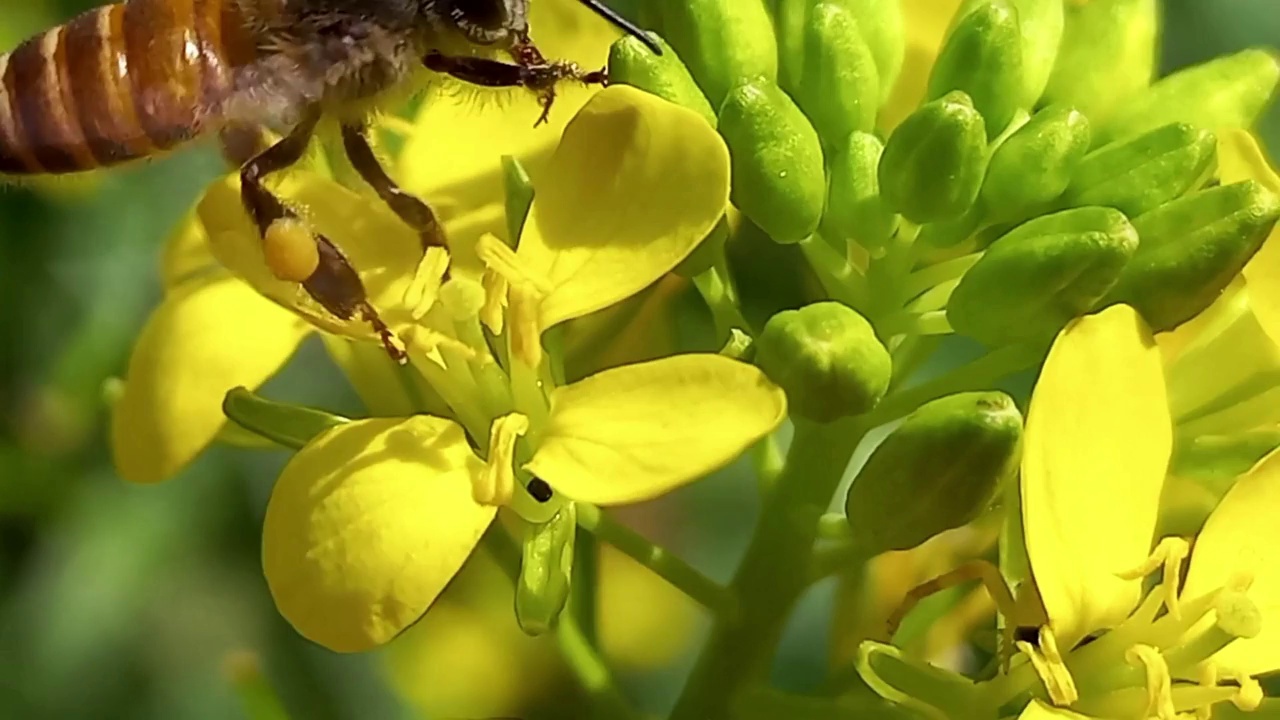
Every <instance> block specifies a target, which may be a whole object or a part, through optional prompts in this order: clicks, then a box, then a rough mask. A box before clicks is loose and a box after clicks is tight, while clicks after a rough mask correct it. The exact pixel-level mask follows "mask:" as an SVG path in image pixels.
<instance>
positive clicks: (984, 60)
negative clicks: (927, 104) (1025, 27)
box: [928, 0, 1023, 138]
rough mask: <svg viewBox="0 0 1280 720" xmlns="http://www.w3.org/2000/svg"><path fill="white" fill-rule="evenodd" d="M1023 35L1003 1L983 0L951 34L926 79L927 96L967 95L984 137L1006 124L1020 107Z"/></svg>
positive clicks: (1008, 6) (1015, 11)
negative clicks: (983, 126) (983, 125)
mask: <svg viewBox="0 0 1280 720" xmlns="http://www.w3.org/2000/svg"><path fill="white" fill-rule="evenodd" d="M1022 88H1023V79H1022V31H1021V30H1020V29H1019V27H1018V11H1017V10H1015V9H1014V8H1013V6H1012V5H1011V4H1009V2H1007V0H983V2H981V3H980V4H978V5H976V6H975V7H974V8H973V9H972V10H970V11H969V13H968V14H966V15H964V16H963V17H962V18H961V19H960V21H959V22H958V23H957V24H956V26H955V27H954V28H953V29H952V30H951V33H950V35H948V37H947V39H946V42H945V43H943V45H942V50H941V51H939V53H938V59H937V60H936V61H935V62H934V64H933V72H932V73H931V74H930V75H929V90H928V98H929V99H930V100H936V99H937V98H940V97H942V96H943V95H945V94H947V93H948V92H951V91H953V90H960V91H962V92H964V93H965V94H966V95H968V96H969V97H970V98H971V99H972V101H973V106H974V107H975V108H976V109H977V110H978V112H979V113H981V114H982V118H983V120H984V121H985V123H986V132H987V136H988V137H991V138H994V137H996V136H997V135H999V134H1000V132H1001V131H1002V130H1004V129H1005V127H1007V126H1008V125H1009V121H1011V120H1012V119H1013V115H1014V113H1015V112H1017V110H1018V108H1019V107H1021V105H1022V94H1023V90H1022Z"/></svg>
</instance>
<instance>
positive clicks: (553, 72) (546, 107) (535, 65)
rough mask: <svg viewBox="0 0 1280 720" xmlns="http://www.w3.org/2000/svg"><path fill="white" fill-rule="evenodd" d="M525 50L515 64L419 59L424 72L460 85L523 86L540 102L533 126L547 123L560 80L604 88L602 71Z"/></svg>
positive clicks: (434, 56)
mask: <svg viewBox="0 0 1280 720" xmlns="http://www.w3.org/2000/svg"><path fill="white" fill-rule="evenodd" d="M536 53H537V51H536V50H526V51H525V52H524V54H523V55H521V61H520V62H519V63H509V62H503V61H501V60H490V59H488V58H476V57H452V56H449V55H442V54H440V53H430V54H428V55H427V56H426V57H424V58H423V59H422V63H423V65H425V66H426V67H427V69H428V70H434V71H435V72H439V73H445V74H447V75H451V76H453V77H455V78H457V79H459V80H462V81H463V82H468V83H471V84H472V85H480V86H483V87H494V88H497V87H523V88H526V89H528V90H531V91H533V92H534V93H536V94H537V95H538V96H539V97H540V98H541V99H542V116H541V117H539V118H538V121H537V122H536V123H534V125H535V127H536V126H537V125H541V124H542V123H544V122H546V121H547V117H548V115H549V114H550V113H551V105H552V103H554V102H555V99H556V85H558V84H559V83H560V82H562V81H564V80H576V81H578V82H580V83H582V84H584V85H604V84H607V82H608V76H607V75H606V74H605V72H604V71H603V70H593V71H585V70H583V69H582V68H580V67H578V65H577V64H576V63H571V62H565V61H562V60H555V61H547V60H543V59H542V56H541V55H539V54H536Z"/></svg>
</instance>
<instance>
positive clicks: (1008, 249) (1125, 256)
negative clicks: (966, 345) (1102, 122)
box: [947, 207, 1138, 347]
mask: <svg viewBox="0 0 1280 720" xmlns="http://www.w3.org/2000/svg"><path fill="white" fill-rule="evenodd" d="M1137 247H1138V233H1137V231H1136V230H1134V228H1133V226H1132V225H1130V224H1129V221H1128V220H1127V219H1126V218H1125V216H1124V215H1123V214H1122V213H1120V212H1119V211H1118V210H1114V209H1112V208H1103V207H1088V208H1077V209H1075V210H1067V211H1065V212H1060V213H1055V214H1053V215H1046V216H1043V217H1039V218H1036V219H1034V220H1031V221H1029V222H1025V223H1023V224H1022V225H1019V226H1018V227H1016V228H1014V229H1013V230H1012V231H1010V232H1009V233H1007V234H1006V235H1004V236H1002V237H1001V238H1000V239H998V240H996V241H995V242H994V243H992V244H991V247H989V248H987V251H986V253H985V254H983V256H982V258H981V259H980V260H978V263H977V264H976V265H974V266H973V267H972V268H970V269H969V272H967V273H965V276H964V277H963V278H961V280H960V284H959V285H958V286H957V287H956V289H955V292H953V293H952V294H951V299H950V301H949V302H948V303H947V320H948V321H950V323H951V327H952V328H954V329H955V331H956V332H958V333H962V334H964V335H968V336H969V337H972V338H974V339H977V340H980V341H982V342H983V343H986V344H987V345H989V346H991V347H997V346H1001V345H1011V344H1015V343H1019V342H1041V341H1045V340H1047V339H1049V338H1051V337H1052V336H1053V334H1054V333H1056V332H1057V331H1058V330H1059V329H1061V328H1062V326H1063V325H1066V324H1067V322H1068V321H1070V320H1071V319H1073V318H1075V317H1077V316H1079V315H1082V314H1084V313H1085V312H1087V311H1088V310H1089V309H1090V308H1091V307H1093V306H1094V305H1095V304H1096V303H1097V302H1098V299H1099V298H1101V297H1102V296H1103V295H1105V294H1106V292H1107V291H1108V290H1110V289H1111V286H1112V285H1114V284H1115V282H1116V279H1117V278H1119V277H1120V273H1121V271H1122V270H1123V269H1124V267H1125V263H1127V262H1128V261H1129V258H1130V257H1132V256H1133V254H1134V251H1135V250H1136V249H1137Z"/></svg>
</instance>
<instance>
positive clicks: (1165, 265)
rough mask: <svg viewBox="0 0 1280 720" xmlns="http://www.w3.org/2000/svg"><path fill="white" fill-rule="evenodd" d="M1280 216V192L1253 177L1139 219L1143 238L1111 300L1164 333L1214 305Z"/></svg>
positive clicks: (1179, 200)
mask: <svg viewBox="0 0 1280 720" xmlns="http://www.w3.org/2000/svg"><path fill="white" fill-rule="evenodd" d="M1277 218H1280V198H1277V197H1276V195H1275V194H1274V193H1272V192H1271V191H1269V190H1267V189H1266V188H1265V187H1263V186H1262V185H1260V184H1258V183H1257V182H1254V181H1252V180H1246V181H1244V182H1239V183H1234V184H1232V185H1224V186H1220V187H1214V188H1209V189H1207V190H1201V191H1200V192H1197V193H1194V194H1192V195H1188V196H1186V197H1183V198H1180V199H1178V200H1174V201H1173V202H1171V203H1168V204H1166V205H1164V206H1162V207H1160V208H1157V209H1155V210H1152V211H1151V212H1149V213H1147V214H1145V215H1143V216H1142V217H1139V218H1137V219H1135V220H1134V221H1133V225H1134V227H1135V228H1136V229H1137V231H1138V235H1139V236H1141V238H1142V244H1141V245H1140V246H1139V248H1138V252H1137V253H1136V254H1135V255H1134V257H1133V260H1132V261H1131V262H1130V263H1129V265H1128V266H1127V267H1125V270H1124V274H1123V275H1121V276H1120V280H1119V282H1118V283H1116V286H1115V288H1113V289H1112V290H1111V292H1110V293H1108V294H1107V296H1106V299H1105V301H1104V302H1105V304H1108V305H1109V304H1112V303H1125V304H1127V305H1131V306H1133V307H1134V308H1135V309H1136V310H1137V311H1138V312H1139V313H1141V315H1142V317H1143V318H1144V319H1145V320H1146V321H1147V323H1148V324H1149V325H1150V326H1151V328H1152V329H1153V330H1155V331H1157V332H1159V331H1162V330H1169V329H1171V328H1174V327H1176V326H1178V325H1180V324H1182V323H1183V322H1186V321H1187V320H1190V319H1191V318H1192V317H1195V316H1196V315H1197V314H1199V313H1200V311H1202V310H1204V309H1205V308H1207V307H1209V305H1210V304H1211V303H1213V301H1214V300H1216V299H1217V298H1218V296H1219V294H1221V293H1222V291H1223V289H1225V288H1226V287H1227V285H1228V284H1229V283H1230V282H1231V281H1232V279H1234V278H1235V277H1236V275H1237V274H1238V273H1239V272H1240V270H1241V269H1243V268H1244V266H1245V264H1246V263H1248V262H1249V260H1250V259H1251V258H1252V257H1253V255H1254V253H1256V252H1257V251H1258V248H1259V247H1261V246H1262V241H1263V240H1265V239H1266V238H1267V235H1268V234H1269V233H1270V232H1271V229H1272V228H1273V227H1275V224H1276V219H1277Z"/></svg>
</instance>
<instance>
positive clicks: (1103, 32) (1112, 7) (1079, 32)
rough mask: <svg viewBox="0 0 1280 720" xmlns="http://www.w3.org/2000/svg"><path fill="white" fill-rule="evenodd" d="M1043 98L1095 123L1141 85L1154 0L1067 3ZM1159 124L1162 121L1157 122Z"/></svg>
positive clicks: (1147, 70) (1149, 53) (1154, 24)
mask: <svg viewBox="0 0 1280 720" xmlns="http://www.w3.org/2000/svg"><path fill="white" fill-rule="evenodd" d="M1064 6H1065V8H1064V9H1065V12H1066V17H1065V24H1064V26H1063V33H1062V43H1061V45H1060V46H1059V48H1058V57H1057V62H1056V63H1055V64H1054V67H1053V72H1052V73H1051V74H1050V75H1049V84H1048V85H1047V86H1046V87H1045V91H1044V100H1045V101H1047V102H1050V103H1062V104H1065V105H1071V106H1074V107H1076V108H1078V109H1079V110H1080V112H1083V113H1084V114H1085V115H1087V116H1089V119H1090V120H1091V121H1093V123H1094V126H1095V129H1096V126H1097V124H1098V121H1099V120H1101V119H1103V118H1105V117H1106V116H1107V115H1108V114H1110V113H1111V112H1112V110H1113V109H1114V108H1116V107H1118V106H1120V105H1122V104H1124V103H1125V102H1128V101H1129V100H1131V99H1132V98H1133V96H1134V94H1135V93H1137V92H1139V91H1140V90H1142V89H1143V88H1145V87H1147V85H1149V84H1150V83H1151V78H1152V76H1153V75H1154V74H1155V68H1156V33H1157V28H1158V27H1159V12H1160V11H1159V3H1158V2H1157V0H1089V2H1068V3H1064ZM1161 124H1163V123H1161Z"/></svg>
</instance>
